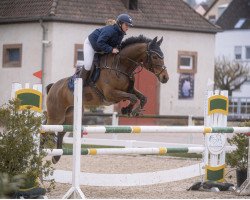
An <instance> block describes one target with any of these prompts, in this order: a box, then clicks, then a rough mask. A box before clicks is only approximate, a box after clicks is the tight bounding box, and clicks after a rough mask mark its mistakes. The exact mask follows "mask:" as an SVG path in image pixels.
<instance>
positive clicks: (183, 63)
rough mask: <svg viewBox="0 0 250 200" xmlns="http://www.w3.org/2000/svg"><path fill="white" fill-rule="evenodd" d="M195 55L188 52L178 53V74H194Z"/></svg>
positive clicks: (195, 69)
mask: <svg viewBox="0 0 250 200" xmlns="http://www.w3.org/2000/svg"><path fill="white" fill-rule="evenodd" d="M196 65H197V53H196V52H189V51H179V52H178V70H177V71H178V72H179V73H196V71H197V67H196Z"/></svg>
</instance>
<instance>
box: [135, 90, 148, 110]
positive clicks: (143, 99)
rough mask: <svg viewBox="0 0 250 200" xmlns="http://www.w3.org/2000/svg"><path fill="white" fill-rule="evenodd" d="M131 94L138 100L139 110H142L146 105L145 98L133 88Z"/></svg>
mask: <svg viewBox="0 0 250 200" xmlns="http://www.w3.org/2000/svg"><path fill="white" fill-rule="evenodd" d="M133 94H135V96H137V98H138V99H139V100H140V106H141V109H143V108H144V106H145V105H146V103H147V97H145V96H144V95H143V94H142V93H141V92H140V91H139V90H137V89H135V88H134V90H133Z"/></svg>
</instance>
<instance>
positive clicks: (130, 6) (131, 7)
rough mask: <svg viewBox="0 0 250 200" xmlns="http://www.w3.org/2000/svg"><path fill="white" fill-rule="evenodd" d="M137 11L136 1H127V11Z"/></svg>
mask: <svg viewBox="0 0 250 200" xmlns="http://www.w3.org/2000/svg"><path fill="white" fill-rule="evenodd" d="M137 9H138V0H129V10H137Z"/></svg>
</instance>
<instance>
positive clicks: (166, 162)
mask: <svg viewBox="0 0 250 200" xmlns="http://www.w3.org/2000/svg"><path fill="white" fill-rule="evenodd" d="M81 162H82V164H81V171H83V172H94V173H138V172H153V171H159V170H167V169H173V168H178V167H183V166H188V165H192V164H195V163H198V162H199V161H198V160H197V159H190V158H189V159H186V158H173V157H166V156H156V155H148V156H140V155H126V156H123V155H118V156H117V155H116V156H115V155H112V156H111V155H97V156H82V157H81ZM55 168H56V169H64V170H71V168H72V159H71V156H64V157H62V158H61V160H60V161H59V162H58V164H56V165H55ZM229 171H230V169H229ZM176 175H177V176H178V174H176ZM230 175H232V176H233V178H232V179H229V176H230ZM201 178H202V177H195V178H191V179H186V180H182V181H176V182H170V183H165V184H157V185H150V186H137V187H92V186H81V190H82V191H83V193H84V194H85V196H86V198H89V199H204V198H210V199H214V198H216V199H217V198H218V199H231V198H232V199H239V198H246V199H248V198H249V197H248V196H237V195H236V194H235V193H234V192H233V191H224V192H207V191H187V189H188V188H189V187H190V186H191V185H192V184H193V183H195V182H197V181H200V180H201ZM110 181H112V180H110ZM226 181H227V182H230V183H233V184H235V183H236V179H235V171H232V172H229V173H228V174H227V175H226ZM70 187H71V185H69V184H59V183H56V188H55V189H54V190H52V191H51V192H50V193H47V196H48V198H53V199H61V198H62V197H63V195H64V194H65V193H66V192H67V191H68V190H69V189H70Z"/></svg>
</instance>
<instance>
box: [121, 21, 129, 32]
mask: <svg viewBox="0 0 250 200" xmlns="http://www.w3.org/2000/svg"><path fill="white" fill-rule="evenodd" d="M128 28H129V25H128V24H127V23H122V30H123V31H124V32H125V33H126V32H127V30H128Z"/></svg>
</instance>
